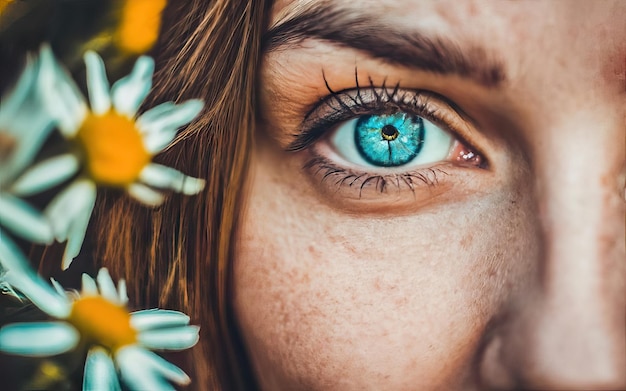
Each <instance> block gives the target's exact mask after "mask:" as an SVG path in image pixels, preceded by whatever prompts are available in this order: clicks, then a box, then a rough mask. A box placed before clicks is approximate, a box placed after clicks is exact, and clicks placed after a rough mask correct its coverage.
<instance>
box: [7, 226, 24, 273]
mask: <svg viewBox="0 0 626 391" xmlns="http://www.w3.org/2000/svg"><path fill="white" fill-rule="evenodd" d="M0 265H1V266H2V267H1V268H0V269H1V270H2V271H3V272H4V271H5V270H19V271H27V270H30V262H29V261H28V259H26V257H25V256H24V254H22V250H20V248H19V247H18V246H17V244H15V242H13V241H12V240H11V239H10V238H9V237H8V236H7V234H6V233H5V232H4V231H3V230H2V229H0Z"/></svg>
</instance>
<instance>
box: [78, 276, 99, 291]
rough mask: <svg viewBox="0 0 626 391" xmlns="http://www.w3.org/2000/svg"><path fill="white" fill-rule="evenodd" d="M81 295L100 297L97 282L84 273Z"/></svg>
mask: <svg viewBox="0 0 626 391" xmlns="http://www.w3.org/2000/svg"><path fill="white" fill-rule="evenodd" d="M81 288H82V290H81V294H82V295H84V296H96V295H98V286H97V285H96V282H95V281H94V280H93V278H91V276H90V275H89V274H87V273H83V275H82V277H81Z"/></svg>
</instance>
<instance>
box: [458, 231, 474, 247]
mask: <svg viewBox="0 0 626 391" xmlns="http://www.w3.org/2000/svg"><path fill="white" fill-rule="evenodd" d="M473 239H474V234H473V233H471V232H468V233H467V235H465V236H463V238H462V239H461V246H463V248H468V247H469V246H470V245H471V244H472V240H473Z"/></svg>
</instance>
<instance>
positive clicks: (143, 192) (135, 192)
mask: <svg viewBox="0 0 626 391" xmlns="http://www.w3.org/2000/svg"><path fill="white" fill-rule="evenodd" d="M126 191H128V194H130V195H131V196H133V197H134V198H135V199H137V200H138V201H140V202H142V203H144V204H146V205H148V206H158V205H161V204H162V203H163V200H164V197H163V194H161V193H159V192H156V191H154V190H152V189H151V188H149V187H148V186H146V185H142V184H141V183H132V184H130V185H129V186H128V187H127V188H126Z"/></svg>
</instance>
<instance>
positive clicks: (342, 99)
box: [286, 68, 456, 152]
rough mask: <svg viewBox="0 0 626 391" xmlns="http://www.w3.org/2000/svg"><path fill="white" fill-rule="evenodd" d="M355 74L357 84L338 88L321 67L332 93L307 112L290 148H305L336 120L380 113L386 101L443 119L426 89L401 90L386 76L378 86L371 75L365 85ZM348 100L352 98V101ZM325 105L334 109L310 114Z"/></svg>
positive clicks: (422, 114) (398, 85)
mask: <svg viewBox="0 0 626 391" xmlns="http://www.w3.org/2000/svg"><path fill="white" fill-rule="evenodd" d="M354 75H355V76H354V77H355V85H356V87H355V88H351V89H346V90H341V91H335V90H333V89H332V88H331V87H330V84H329V83H328V80H327V79H326V75H325V74H324V71H323V70H322V76H323V79H324V84H325V86H326V89H327V90H328V92H329V96H327V97H326V98H324V99H322V100H321V101H320V102H319V103H318V104H316V105H315V106H314V107H313V108H312V109H311V110H309V111H308V112H307V113H306V114H305V116H304V119H303V121H302V125H301V126H300V128H301V130H300V131H299V132H298V133H297V134H295V135H294V141H293V142H291V143H290V144H289V145H288V146H287V148H286V149H287V151H291V152H296V151H301V150H303V149H306V148H307V147H309V146H310V145H311V144H313V143H314V142H315V141H316V140H317V139H318V138H319V137H321V136H322V135H323V134H324V133H325V132H326V131H327V130H328V129H329V128H331V127H333V126H334V125H336V124H337V123H339V122H341V121H343V120H347V119H349V118H351V117H357V116H359V115H365V114H370V113H371V112H372V111H378V112H379V113H380V111H381V108H383V106H385V105H387V106H388V107H387V108H388V109H394V110H403V109H410V110H411V111H416V112H417V113H416V114H417V115H419V116H421V117H424V118H426V119H429V120H431V121H432V122H440V115H439V114H438V113H437V110H436V109H433V108H431V107H430V105H429V104H428V103H429V97H428V96H426V97H424V96H423V94H424V93H425V92H426V91H421V90H411V91H402V90H401V89H400V83H397V84H395V85H394V87H393V88H389V87H387V85H386V82H387V79H384V80H383V82H382V84H381V85H380V86H376V85H375V84H374V81H373V80H372V78H371V77H369V76H368V82H369V85H368V86H367V87H362V86H361V85H360V84H359V81H358V77H357V69H356V68H355V73H354ZM364 89H367V91H368V92H370V93H371V94H372V95H373V98H374V99H373V100H370V101H366V100H365V99H364V98H363V91H364ZM348 102H352V105H349V104H348ZM390 105H391V106H390ZM322 106H327V107H329V108H330V109H331V110H333V111H332V113H330V114H327V115H326V116H324V117H319V118H311V117H312V115H313V114H314V113H315V112H316V111H318V110H319V109H320V107H322ZM455 133H456V132H455Z"/></svg>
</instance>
